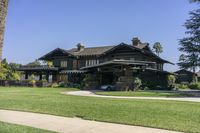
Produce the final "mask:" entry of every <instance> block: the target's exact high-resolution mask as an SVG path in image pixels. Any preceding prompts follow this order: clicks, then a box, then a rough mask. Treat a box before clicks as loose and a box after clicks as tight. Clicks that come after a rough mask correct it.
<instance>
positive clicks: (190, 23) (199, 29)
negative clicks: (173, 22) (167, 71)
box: [177, 0, 200, 72]
mask: <svg viewBox="0 0 200 133" xmlns="http://www.w3.org/2000/svg"><path fill="white" fill-rule="evenodd" d="M191 2H200V0H192V1H191ZM184 26H185V28H186V29H187V31H186V32H185V33H186V34H187V35H188V36H187V37H184V38H183V39H180V41H179V45H180V48H179V50H180V51H181V52H182V53H184V54H182V55H181V56H180V58H179V63H177V64H178V65H179V66H180V68H184V69H191V70H192V71H193V72H196V70H197V69H198V68H199V67H200V56H199V55H200V9H197V10H195V11H193V12H190V18H189V19H188V20H186V22H185V24H184Z"/></svg>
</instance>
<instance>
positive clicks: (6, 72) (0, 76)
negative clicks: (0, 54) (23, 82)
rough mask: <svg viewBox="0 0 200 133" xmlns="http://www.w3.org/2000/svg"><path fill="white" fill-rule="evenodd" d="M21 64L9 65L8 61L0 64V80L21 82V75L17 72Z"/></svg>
mask: <svg viewBox="0 0 200 133" xmlns="http://www.w3.org/2000/svg"><path fill="white" fill-rule="evenodd" d="M19 66H20V64H16V63H10V64H8V63H7V61H6V59H4V60H3V61H2V62H1V63H0V80H20V73H19V72H17V71H16V69H17V68H19Z"/></svg>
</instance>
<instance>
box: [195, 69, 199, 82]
mask: <svg viewBox="0 0 200 133" xmlns="http://www.w3.org/2000/svg"><path fill="white" fill-rule="evenodd" d="M196 74H197V79H198V81H199V82H200V71H199V72H197V73H196Z"/></svg>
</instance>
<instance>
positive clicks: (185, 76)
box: [174, 69, 197, 83]
mask: <svg viewBox="0 0 200 133" xmlns="http://www.w3.org/2000/svg"><path fill="white" fill-rule="evenodd" d="M174 73H175V74H176V75H177V80H176V82H177V83H191V82H193V81H195V80H197V74H196V73H193V72H191V71H188V70H185V69H181V70H178V71H176V72H174Z"/></svg>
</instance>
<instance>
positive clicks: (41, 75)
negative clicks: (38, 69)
mask: <svg viewBox="0 0 200 133" xmlns="http://www.w3.org/2000/svg"><path fill="white" fill-rule="evenodd" d="M39 80H40V81H41V80H42V73H40V78H39Z"/></svg>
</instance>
